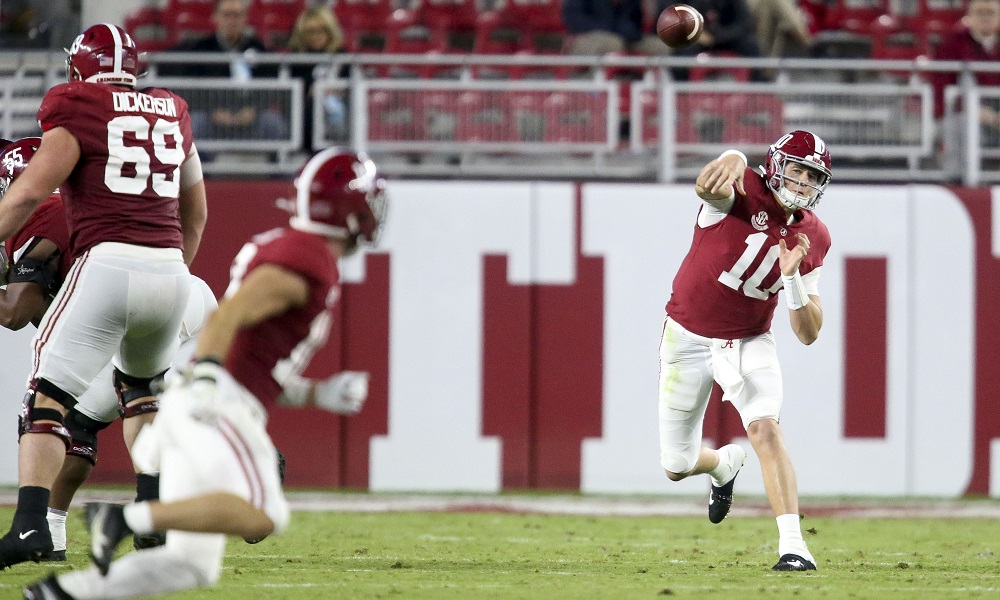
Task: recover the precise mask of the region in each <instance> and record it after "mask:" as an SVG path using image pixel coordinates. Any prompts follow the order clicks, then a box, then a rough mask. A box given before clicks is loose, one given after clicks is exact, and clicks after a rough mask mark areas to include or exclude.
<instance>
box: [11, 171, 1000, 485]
mask: <svg viewBox="0 0 1000 600" xmlns="http://www.w3.org/2000/svg"><path fill="white" fill-rule="evenodd" d="M285 190H286V184H284V183H281V182H264V183H260V182H218V181H213V182H210V185H209V197H210V202H211V214H210V219H209V226H208V231H207V233H206V238H205V242H204V245H203V246H202V249H201V251H200V253H199V256H198V259H197V261H196V263H195V265H194V269H193V270H194V271H195V272H196V273H197V274H199V275H201V276H203V277H204V278H205V279H206V280H207V281H208V282H209V284H210V285H211V286H212V287H213V289H214V290H215V291H216V292H217V293H221V291H222V290H223V289H224V287H225V283H226V280H227V277H228V265H229V261H230V260H231V258H232V257H233V256H234V255H235V253H236V251H237V250H238V249H239V247H240V245H241V244H242V242H243V241H244V240H245V239H247V238H248V237H249V235H250V234H252V233H254V232H256V231H260V230H263V229H265V228H268V227H271V226H274V225H279V224H281V223H282V222H283V221H284V218H285V217H284V215H283V214H282V213H281V212H280V211H278V210H277V209H275V208H274V207H273V199H274V198H276V197H278V196H280V195H282V194H283V193H284V191H285ZM390 190H391V194H392V210H391V216H390V221H389V225H388V227H387V230H386V232H385V238H384V244H383V246H382V248H381V249H380V250H379V251H378V252H374V253H370V254H367V255H365V256H362V257H355V258H352V259H349V260H347V261H345V262H344V265H343V267H344V268H343V279H344V282H345V285H344V295H343V302H342V303H341V305H340V307H339V311H340V314H339V315H338V319H337V320H338V326H337V329H336V331H335V335H333V336H332V338H331V340H330V343H329V344H328V346H327V347H326V348H325V349H324V350H323V351H322V352H321V354H320V355H319V356H318V357H317V359H316V360H315V361H314V363H313V365H312V366H311V368H310V374H312V375H316V376H321V375H325V374H327V373H330V372H333V371H335V370H338V369H340V368H350V369H363V370H368V371H371V373H372V376H373V378H372V384H371V397H370V399H369V402H368V404H367V405H366V407H365V410H364V411H363V412H362V413H361V414H360V415H358V416H356V417H354V418H349V419H348V418H341V417H337V416H334V415H331V414H328V413H324V412H321V411H318V410H307V411H294V410H289V409H280V408H275V409H274V410H273V411H272V414H271V421H270V427H271V430H272V433H273V436H274V438H275V443H276V445H277V446H278V447H279V448H280V449H281V450H282V451H284V452H285V454H286V455H287V456H288V463H289V470H288V483H289V485H291V486H321V487H329V486H336V487H350V488H361V489H366V488H367V489H373V490H438V491H440V490H465V491H480V492H493V491H498V490H502V489H522V488H551V489H579V490H582V491H585V492H608V493H635V492H640V493H658V494H691V493H701V492H703V491H704V490H705V489H706V488H707V485H708V484H707V483H706V481H707V480H706V478H693V480H688V481H685V482H682V483H671V482H669V481H668V480H667V479H666V477H665V476H664V475H663V474H662V472H661V470H660V467H659V451H658V445H657V425H656V421H657V417H656V378H657V345H658V341H659V335H660V328H661V325H662V321H663V306H664V304H665V302H666V300H667V298H668V295H669V291H670V285H671V279H672V277H673V274H674V272H675V270H676V269H677V267H678V265H679V263H680V261H681V259H682V258H683V256H684V254H685V253H686V251H687V249H688V246H689V244H690V240H691V234H692V228H693V224H694V219H695V215H696V212H697V210H698V201H697V199H696V198H695V196H694V194H693V191H692V189H691V186H690V185H653V184H635V185H627V184H603V183H585V184H573V183H490V182H444V183H442V182H427V181H396V182H392V185H391V188H390ZM994 195H996V194H995V191H993V190H989V189H952V188H947V187H943V186H929V185H928V186H880V187H875V186H853V185H837V184H834V186H833V187H832V188H831V189H830V191H829V192H828V194H827V196H826V197H825V198H824V200H823V204H822V205H821V206H820V208H819V210H818V211H817V212H818V214H819V215H820V217H821V218H822V219H823V220H824V221H825V222H826V223H827V224H828V225H829V228H830V230H831V233H832V236H833V247H832V249H831V252H830V255H829V256H828V257H827V260H826V264H825V265H824V268H823V277H822V281H821V292H822V298H823V309H824V313H825V326H824V329H823V332H822V334H821V336H820V339H819V341H818V342H816V343H815V344H813V345H812V346H808V347H806V346H802V345H801V344H799V343H798V342H797V341H796V340H795V339H794V336H793V334H792V333H791V331H790V329H789V327H788V319H787V318H786V316H785V313H784V310H783V308H782V306H783V303H780V304H779V309H778V312H777V314H776V318H775V334H776V336H777V339H778V346H779V353H780V356H781V361H782V369H783V372H784V377H785V404H784V410H783V414H782V424H783V426H784V429H785V433H786V443H787V445H788V447H789V448H790V450H791V452H792V457H793V460H794V462H795V464H796V467H797V471H798V478H799V486H800V490H801V492H802V493H803V494H806V495H872V496H882V495H884V496H904V495H910V496H916V495H919V496H937V497H957V496H962V495H966V494H986V493H991V494H992V495H1000V398H998V397H997V396H998V392H997V389H998V385H997V384H998V383H1000V381H998V374H997V369H996V365H997V364H1000V347H998V345H997V344H994V343H993V337H994V332H995V331H997V330H998V325H1000V311H996V310H994V309H993V302H992V300H993V299H994V297H993V294H994V293H996V290H998V289H1000V263H998V261H997V256H998V255H1000V235H998V234H997V233H995V232H1000V229H998V228H997V225H996V223H997V222H1000V219H998V218H997V211H994V210H993V205H994V200H993V197H994ZM30 333H31V332H19V333H17V334H13V335H12V334H5V335H6V336H7V337H5V340H7V344H5V350H4V352H5V355H6V358H7V360H5V361H2V362H0V369H5V370H6V372H2V375H3V376H2V378H0V391H2V393H3V394H4V397H7V398H9V399H10V400H9V401H8V402H6V403H4V405H3V407H2V414H0V420H2V422H5V423H8V424H9V427H8V431H10V432H11V434H10V435H8V436H5V437H4V438H2V439H0V482H8V483H10V482H14V481H15V480H16V442H15V440H14V436H13V430H14V425H13V424H14V421H15V419H16V412H17V402H16V401H15V400H14V399H15V398H20V397H21V396H22V394H23V382H24V378H25V376H26V373H27V367H28V358H29V357H28V353H29V351H30V349H29V345H28V341H29V337H30ZM715 399H716V400H717V399H718V393H717V395H716V398H715ZM119 432H120V428H118V427H117V426H116V427H114V428H113V429H111V430H109V432H108V433H105V434H103V437H102V442H101V459H100V463H99V466H98V469H97V470H96V472H95V480H97V481H128V480H130V477H129V471H130V469H129V464H128V461H127V458H126V456H125V454H124V451H123V448H122V443H121V442H120V433H119ZM706 435H708V436H709V437H710V438H711V441H713V442H714V443H717V444H722V443H727V442H728V441H730V440H736V441H737V442H740V443H743V444H744V445H746V446H747V447H749V444H748V442H747V441H746V439H745V437H744V432H743V431H742V427H741V425H740V422H739V419H738V416H737V414H736V412H735V411H734V410H733V409H732V407H730V406H728V405H722V404H721V403H719V402H713V404H712V407H711V408H710V411H709V414H708V417H707V422H706ZM994 440H998V441H996V442H994ZM744 473H745V475H743V476H741V491H744V492H746V493H763V485H762V483H761V480H760V475H759V468H758V465H757V464H756V462H755V459H753V458H752V454H751V459H750V461H748V468H747V469H745V471H744Z"/></svg>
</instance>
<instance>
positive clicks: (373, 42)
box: [333, 0, 395, 52]
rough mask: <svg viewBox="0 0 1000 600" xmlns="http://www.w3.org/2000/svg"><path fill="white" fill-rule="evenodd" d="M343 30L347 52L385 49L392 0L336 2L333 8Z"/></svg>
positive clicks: (345, 0) (347, 0)
mask: <svg viewBox="0 0 1000 600" xmlns="http://www.w3.org/2000/svg"><path fill="white" fill-rule="evenodd" d="M333 10H334V13H335V14H336V15H337V20H338V21H340V25H341V27H343V28H344V46H345V47H346V49H347V51H348V52H371V51H373V50H375V51H379V50H382V49H383V48H384V47H385V44H386V36H387V30H386V28H387V25H388V24H389V23H390V17H392V13H393V12H394V11H395V8H394V7H393V4H392V0H336V3H335V4H334V6H333Z"/></svg>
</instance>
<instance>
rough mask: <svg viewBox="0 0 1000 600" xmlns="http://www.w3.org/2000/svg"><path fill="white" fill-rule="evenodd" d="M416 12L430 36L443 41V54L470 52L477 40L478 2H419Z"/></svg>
mask: <svg viewBox="0 0 1000 600" xmlns="http://www.w3.org/2000/svg"><path fill="white" fill-rule="evenodd" d="M418 3H419V4H418V5H417V6H416V7H415V10H416V11H417V13H418V18H419V20H420V22H421V23H423V24H424V25H425V26H426V27H427V29H428V30H429V36H430V37H431V38H433V39H439V40H441V42H440V43H442V44H443V48H442V49H441V50H442V51H443V52H449V51H454V50H456V49H460V50H465V51H469V50H472V46H473V43H474V39H475V30H476V19H477V18H478V16H479V12H478V11H477V9H476V0H418Z"/></svg>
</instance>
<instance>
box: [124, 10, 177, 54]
mask: <svg viewBox="0 0 1000 600" xmlns="http://www.w3.org/2000/svg"><path fill="white" fill-rule="evenodd" d="M122 25H123V26H124V28H125V31H127V32H128V33H129V35H131V36H132V39H134V40H135V43H136V45H138V47H139V51H140V52H156V51H159V50H166V49H167V48H169V47H170V46H172V45H173V40H171V38H170V30H169V29H168V28H167V26H166V24H165V17H164V14H163V10H161V9H160V8H158V7H155V6H143V7H140V8H138V9H136V10H133V11H130V12H129V13H128V14H127V15H125V18H124V20H123V23H122Z"/></svg>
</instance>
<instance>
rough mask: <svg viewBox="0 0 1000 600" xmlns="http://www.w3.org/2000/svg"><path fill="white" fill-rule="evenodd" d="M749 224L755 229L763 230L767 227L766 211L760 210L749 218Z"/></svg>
mask: <svg viewBox="0 0 1000 600" xmlns="http://www.w3.org/2000/svg"><path fill="white" fill-rule="evenodd" d="M750 224H751V225H753V228H754V229H756V230H757V231H765V230H766V229H767V211H765V210H762V211H760V212H759V213H757V214H756V215H754V216H753V218H752V219H750Z"/></svg>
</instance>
